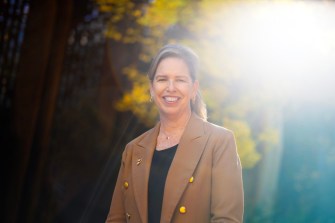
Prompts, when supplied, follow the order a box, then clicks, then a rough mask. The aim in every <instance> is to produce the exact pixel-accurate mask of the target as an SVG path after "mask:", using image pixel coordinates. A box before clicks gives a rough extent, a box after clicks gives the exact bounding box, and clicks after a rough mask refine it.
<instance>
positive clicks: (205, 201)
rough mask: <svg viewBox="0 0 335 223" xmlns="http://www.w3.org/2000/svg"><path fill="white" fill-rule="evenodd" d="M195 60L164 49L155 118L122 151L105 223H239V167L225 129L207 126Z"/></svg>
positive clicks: (185, 51)
mask: <svg viewBox="0 0 335 223" xmlns="http://www.w3.org/2000/svg"><path fill="white" fill-rule="evenodd" d="M196 73H197V56H196V55H195V53H194V52H193V51H192V50H190V49H189V48H186V47H184V46H180V45H166V46H165V47H163V48H162V49H161V50H160V51H159V53H158V54H157V56H156V57H155V59H154V60H153V62H152V64H151V67H150V70H149V73H148V76H149V79H150V94H151V98H152V100H153V101H154V102H155V104H156V106H157V108H158V110H159V116H160V122H159V123H157V124H156V126H155V127H154V128H152V129H151V130H149V131H147V132H145V133H144V134H142V135H141V136H139V137H137V138H136V139H134V140H133V141H131V142H130V143H128V145H127V146H126V149H125V151H124V152H123V155H122V163H121V167H120V171H119V175H118V179H117V183H116V186H115V190H114V194H113V198H112V203H111V208H110V211H109V214H108V217H107V220H106V222H135V223H146V222H149V223H159V222H162V223H168V222H173V223H179V222H184V223H207V222H242V221H243V220H242V218H243V185H242V168H241V164H240V160H239V157H238V154H237V151H236V144H235V140H234V136H233V134H232V132H231V131H229V130H227V129H225V128H222V127H219V126H216V125H214V124H211V123H209V122H207V121H206V109H205V106H204V103H203V102H202V100H201V98H200V94H199V83H198V81H197V79H196Z"/></svg>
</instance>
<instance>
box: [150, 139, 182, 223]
mask: <svg viewBox="0 0 335 223" xmlns="http://www.w3.org/2000/svg"><path fill="white" fill-rule="evenodd" d="M177 146H178V144H177V145H175V146H172V147H170V148H168V149H164V150H161V151H158V150H155V152H154V155H153V157H152V162H151V168H150V175H149V185H148V220H149V221H148V222H149V223H159V222H160V218H161V212H162V204H163V195H164V187H165V181H166V176H167V173H168V171H169V168H170V166H171V163H172V160H173V157H174V155H175V153H176V150H177Z"/></svg>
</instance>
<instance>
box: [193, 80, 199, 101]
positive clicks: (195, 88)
mask: <svg viewBox="0 0 335 223" xmlns="http://www.w3.org/2000/svg"><path fill="white" fill-rule="evenodd" d="M192 88H193V90H192V98H195V96H196V95H197V92H198V89H199V81H198V80H195V81H194V82H193V87H192Z"/></svg>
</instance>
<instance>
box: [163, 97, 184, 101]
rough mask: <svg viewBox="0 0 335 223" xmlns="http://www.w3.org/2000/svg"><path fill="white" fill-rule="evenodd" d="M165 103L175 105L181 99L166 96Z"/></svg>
mask: <svg viewBox="0 0 335 223" xmlns="http://www.w3.org/2000/svg"><path fill="white" fill-rule="evenodd" d="M163 99H164V101H165V102H167V103H174V102H176V101H178V100H179V99H180V98H179V97H173V96H165V97H163Z"/></svg>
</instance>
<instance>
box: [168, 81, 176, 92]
mask: <svg viewBox="0 0 335 223" xmlns="http://www.w3.org/2000/svg"><path fill="white" fill-rule="evenodd" d="M167 90H168V91H174V90H175V86H174V81H173V80H169V83H168V87H167Z"/></svg>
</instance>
